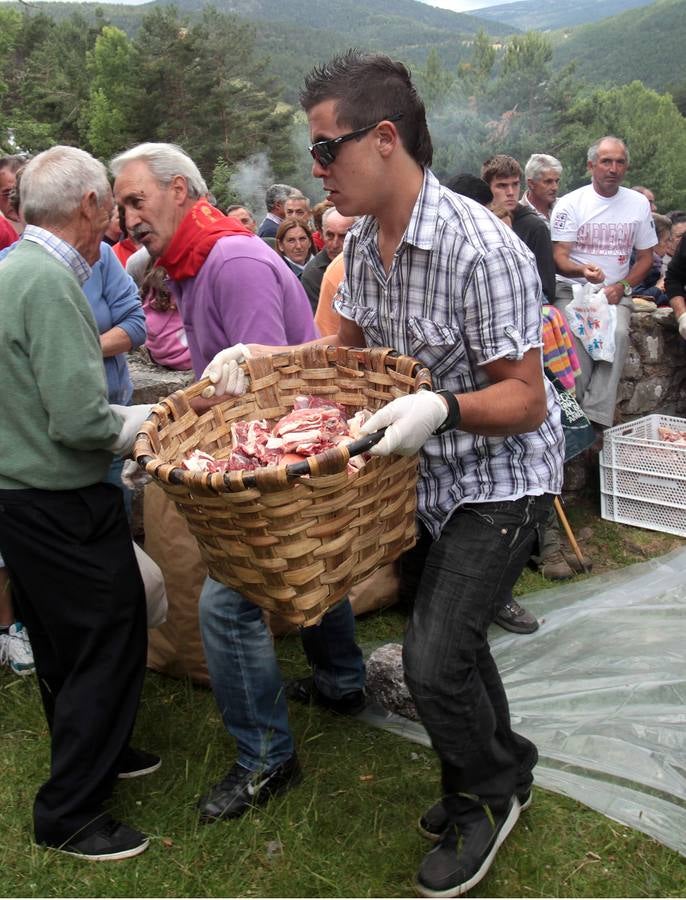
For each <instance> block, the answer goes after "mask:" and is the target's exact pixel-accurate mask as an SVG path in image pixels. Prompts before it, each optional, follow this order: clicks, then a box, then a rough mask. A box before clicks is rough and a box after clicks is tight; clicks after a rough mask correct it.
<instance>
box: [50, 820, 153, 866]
mask: <svg viewBox="0 0 686 900" xmlns="http://www.w3.org/2000/svg"><path fill="white" fill-rule="evenodd" d="M149 843H150V841H149V840H148V838H147V837H146V836H145V835H144V834H141V832H140V831H135V829H133V828H129V826H128V825H124V823H123V822H116V821H115V820H114V819H110V820H108V821H107V822H105V824H104V825H101V826H100V828H98V830H97V831H94V832H92V833H91V834H88V835H86V837H83V838H77V839H76V840H73V841H66V842H65V843H64V844H60V845H59V846H55V845H52V844H44V845H43V846H46V847H50V849H51V850H57V851H59V852H60V853H66V854H67V855H69V856H77V857H79V858H80V859H89V860H92V861H94V862H108V861H110V860H111V861H115V860H118V859H129V858H130V857H131V856H138V854H139V853H142V852H143V851H144V850H147V848H148V844H149Z"/></svg>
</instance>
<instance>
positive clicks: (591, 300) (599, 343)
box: [565, 283, 617, 362]
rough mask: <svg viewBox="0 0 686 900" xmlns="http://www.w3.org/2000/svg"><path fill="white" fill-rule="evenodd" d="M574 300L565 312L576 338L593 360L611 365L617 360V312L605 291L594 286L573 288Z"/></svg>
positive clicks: (575, 286)
mask: <svg viewBox="0 0 686 900" xmlns="http://www.w3.org/2000/svg"><path fill="white" fill-rule="evenodd" d="M572 292H573V294H574V298H573V300H572V301H571V302H570V303H568V304H567V307H566V309H565V312H566V314H567V321H568V322H569V327H570V329H571V331H572V332H573V334H574V335H575V336H576V337H577V338H578V339H579V340H580V341H581V343H582V344H583V347H584V350H585V351H586V353H588V355H589V356H590V357H591V359H595V360H598V361H601V362H612V361H613V360H614V358H615V328H616V325H617V309H616V307H614V306H612V305H611V304H609V303H608V302H607V297H606V296H605V291H603V290H602V289H601V290H597V289H596V287H595V286H594V285H592V284H589V283H587V284H574V285H572Z"/></svg>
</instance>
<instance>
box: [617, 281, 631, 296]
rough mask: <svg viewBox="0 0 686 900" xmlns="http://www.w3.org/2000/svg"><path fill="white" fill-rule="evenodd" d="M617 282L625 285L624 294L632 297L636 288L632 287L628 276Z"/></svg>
mask: <svg viewBox="0 0 686 900" xmlns="http://www.w3.org/2000/svg"><path fill="white" fill-rule="evenodd" d="M617 284H623V285H624V296H625V297H630V296H631V295H632V294H633V292H634V289H633V288H632V287H631V284H630V283H629V282H628V281H627V280H626V278H622V279H621V280H620V281H618V282H617Z"/></svg>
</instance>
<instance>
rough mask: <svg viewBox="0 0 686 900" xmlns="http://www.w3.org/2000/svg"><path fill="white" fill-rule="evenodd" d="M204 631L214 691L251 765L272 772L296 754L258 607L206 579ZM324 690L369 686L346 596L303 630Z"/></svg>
mask: <svg viewBox="0 0 686 900" xmlns="http://www.w3.org/2000/svg"><path fill="white" fill-rule="evenodd" d="M200 631H201V634H202V641H203V646H204V648H205V658H206V659H207V667H208V669H209V673H210V681H211V684H212V691H213V692H214V697H215V700H216V701H217V706H218V707H219V711H220V713H221V715H222V719H223V720H224V725H225V727H226V730H227V731H228V732H229V734H231V735H232V736H233V737H234V738H235V739H236V743H237V747H238V758H237V762H238V763H240V765H242V766H245V768H246V769H250V770H256V769H263V768H267V769H271V768H272V767H273V766H276V765H279V763H282V762H284V761H285V760H287V759H288V758H289V757H290V756H292V755H293V752H294V744H293V736H292V734H291V731H290V728H289V725H288V707H287V704H286V698H285V695H284V687H283V679H282V677H281V672H280V671H279V665H278V663H277V660H276V653H275V652H274V644H273V641H272V636H271V634H270V633H269V629H268V628H267V626H266V625H265V623H264V620H263V618H262V611H261V610H260V608H259V607H258V606H256V605H255V604H254V603H252V602H251V601H250V600H247V599H246V598H245V597H243V596H242V595H241V594H239V593H238V592H237V591H234V590H232V589H231V588H228V587H226V586H225V585H223V584H220V583H219V582H217V581H214V579H212V578H207V580H206V581H205V584H204V586H203V589H202V593H201V595H200ZM301 635H302V640H303V646H304V648H305V653H306V655H307V658H308V661H309V662H310V664H311V665H312V667H313V670H314V679H315V684H316V685H317V687H318V688H319V689H320V690H321V691H322V693H324V694H326V695H328V696H330V697H332V698H335V699H338V698H339V697H341V696H343V695H344V694H347V693H351V692H352V691H357V690H361V689H362V688H363V687H364V662H363V659H362V652H361V651H360V648H359V647H358V646H357V644H356V643H355V620H354V617H353V612H352V608H351V606H350V602H349V601H348V600H347V599H346V600H343V601H341V603H339V604H338V605H337V606H335V607H334V608H333V609H332V610H330V611H329V612H328V613H327V614H326V615H325V616H324V618H323V619H322V621H321V624H319V625H315V626H312V627H310V628H303V629H302V630H301Z"/></svg>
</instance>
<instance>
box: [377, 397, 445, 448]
mask: <svg viewBox="0 0 686 900" xmlns="http://www.w3.org/2000/svg"><path fill="white" fill-rule="evenodd" d="M447 418H448V404H447V403H446V402H445V400H444V399H443V398H442V397H439V396H438V394H434V392H433V391H417V393H416V394H407V395H406V396H405V397H398V398H397V399H396V400H391V402H390V403H389V404H387V405H386V406H383V407H382V408H381V409H380V410H379V411H378V412H376V413H374V415H373V416H372V417H371V419H368V420H367V421H366V422H365V423H364V425H363V426H362V428H361V429H360V431H361V432H362V433H363V434H371V433H372V432H373V431H379V429H381V428H383V427H384V426H386V425H387V426H388V427H387V428H386V434H384V436H383V437H382V438H381V440H380V441H379V443H378V444H376V445H375V446H374V447H372V449H371V450H370V451H369V452H370V453H372V454H373V455H374V456H388V455H389V454H390V453H399V454H400V455H401V456H412V455H413V454H414V453H416V452H417V451H418V450H419V449H420V447H423V446H424V444H425V443H426V441H427V440H428V439H429V438H430V437H431V435H432V434H433V433H434V431H435V430H436V429H437V428H438V427H439V426H440V425H442V424H443V423H444V422H445V420H446V419H447Z"/></svg>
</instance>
